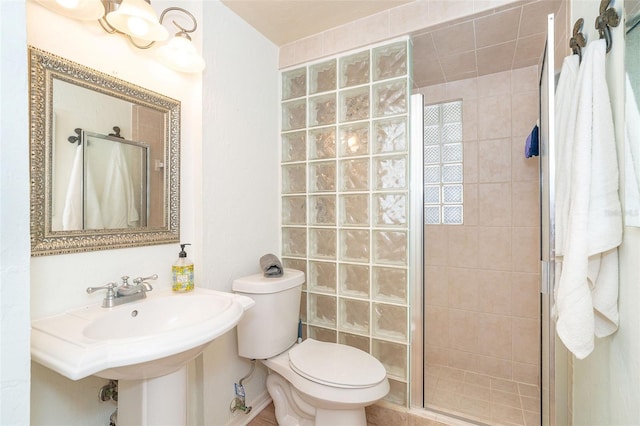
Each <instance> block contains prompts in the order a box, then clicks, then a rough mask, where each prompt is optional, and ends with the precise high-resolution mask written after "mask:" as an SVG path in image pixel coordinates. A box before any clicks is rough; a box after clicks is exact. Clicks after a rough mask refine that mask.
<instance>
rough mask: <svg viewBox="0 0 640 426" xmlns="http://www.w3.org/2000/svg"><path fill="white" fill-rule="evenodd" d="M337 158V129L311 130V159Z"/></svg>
mask: <svg viewBox="0 0 640 426" xmlns="http://www.w3.org/2000/svg"><path fill="white" fill-rule="evenodd" d="M335 156H336V129H335V127H324V128H321V129H312V130H309V158H310V159H323V158H335Z"/></svg>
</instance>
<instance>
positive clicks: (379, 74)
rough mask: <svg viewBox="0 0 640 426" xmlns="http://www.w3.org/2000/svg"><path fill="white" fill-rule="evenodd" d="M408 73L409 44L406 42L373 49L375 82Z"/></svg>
mask: <svg viewBox="0 0 640 426" xmlns="http://www.w3.org/2000/svg"><path fill="white" fill-rule="evenodd" d="M406 73H407V43H406V42H404V41H401V42H398V43H394V44H390V45H387V46H381V47H378V48H375V49H373V80H374V81H378V80H384V79H387V78H392V77H399V76H401V75H405V74H406Z"/></svg>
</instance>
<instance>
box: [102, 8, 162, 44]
mask: <svg viewBox="0 0 640 426" xmlns="http://www.w3.org/2000/svg"><path fill="white" fill-rule="evenodd" d="M106 19H107V22H108V23H109V25H111V26H112V27H113V28H115V29H116V30H118V31H120V32H123V33H125V34H128V35H130V36H131V37H134V38H136V39H139V40H146V41H163V40H166V39H167V38H169V32H168V31H167V29H166V28H165V27H163V26H162V25H161V24H160V22H159V21H158V16H157V15H156V12H155V11H154V10H153V8H152V7H151V5H150V4H149V3H147V2H146V1H144V0H122V4H120V7H119V8H118V9H117V10H115V11H113V12H109V13H108V14H107V16H106Z"/></svg>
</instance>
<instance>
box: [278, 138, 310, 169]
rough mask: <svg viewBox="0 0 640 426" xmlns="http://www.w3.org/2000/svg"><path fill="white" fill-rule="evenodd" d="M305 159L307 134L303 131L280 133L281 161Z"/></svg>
mask: <svg viewBox="0 0 640 426" xmlns="http://www.w3.org/2000/svg"><path fill="white" fill-rule="evenodd" d="M306 159H307V135H306V133H305V132H304V131H302V132H293V133H284V134H283V135H282V162H285V163H286V162H289V161H304V160H306Z"/></svg>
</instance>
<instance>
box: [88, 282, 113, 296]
mask: <svg viewBox="0 0 640 426" xmlns="http://www.w3.org/2000/svg"><path fill="white" fill-rule="evenodd" d="M117 286H118V284H116V283H107V284H105V285H103V286H100V287H87V293H89V294H91V293H93V292H94V291H98V290H107V296H109V294H113V295H114V296H115V293H114V291H113V290H115V288H116V287H117Z"/></svg>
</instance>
